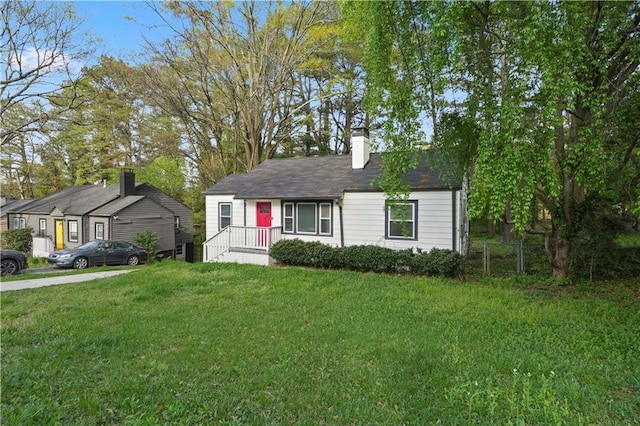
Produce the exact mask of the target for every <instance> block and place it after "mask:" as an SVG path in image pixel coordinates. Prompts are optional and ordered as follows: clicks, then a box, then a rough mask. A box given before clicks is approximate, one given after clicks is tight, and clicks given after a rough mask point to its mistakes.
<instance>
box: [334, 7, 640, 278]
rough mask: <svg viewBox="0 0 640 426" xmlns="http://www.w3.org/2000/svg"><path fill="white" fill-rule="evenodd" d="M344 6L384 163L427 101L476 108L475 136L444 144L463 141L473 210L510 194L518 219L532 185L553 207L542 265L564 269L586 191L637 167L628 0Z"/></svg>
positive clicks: (629, 177)
mask: <svg viewBox="0 0 640 426" xmlns="http://www.w3.org/2000/svg"><path fill="white" fill-rule="evenodd" d="M346 10H347V14H348V16H350V17H351V18H352V20H353V22H354V25H355V23H356V22H357V23H361V24H362V26H361V27H359V30H361V31H363V32H364V33H365V34H366V48H365V52H366V54H365V68H366V70H367V72H368V79H369V80H368V82H369V93H368V96H369V98H368V99H369V102H370V103H369V107H370V110H371V111H372V112H378V113H380V112H382V114H378V117H382V121H383V123H384V126H385V130H386V132H387V136H388V141H389V142H390V144H391V145H392V149H391V152H392V153H393V152H397V154H395V155H394V154H392V155H391V161H389V162H388V168H389V169H390V170H391V171H393V170H397V169H401V168H403V167H407V164H408V163H409V161H407V158H411V156H410V155H408V154H407V152H410V151H411V150H412V149H414V148H415V145H416V144H417V143H416V142H419V141H420V140H421V138H420V137H415V136H413V137H412V135H416V134H418V133H419V132H420V130H421V129H422V122H421V121H422V118H423V116H424V115H425V114H426V115H427V116H430V117H431V118H432V120H433V123H434V128H435V127H437V123H438V121H439V119H440V118H441V117H443V114H444V113H448V112H457V113H458V114H460V116H462V117H467V119H468V120H472V121H474V122H475V123H477V126H478V138H477V141H473V144H474V146H473V147H468V146H466V143H465V141H460V144H458V145H457V146H454V148H455V149H462V151H463V152H467V153H469V152H471V153H474V154H473V155H472V157H473V161H470V162H469V163H468V164H466V165H467V166H469V167H468V169H467V173H468V176H469V179H470V184H471V198H470V202H471V204H470V211H471V214H472V215H473V216H475V217H482V216H484V215H488V216H489V217H491V218H494V219H500V218H502V217H503V215H504V212H505V209H506V207H507V206H508V208H509V210H510V215H511V220H512V222H513V224H514V226H515V230H516V231H517V232H521V231H523V230H524V229H526V227H527V225H528V224H530V223H531V221H532V218H533V217H534V215H535V212H534V211H533V209H532V208H531V205H532V202H533V200H534V199H537V200H538V201H539V202H540V203H541V204H542V205H543V206H544V207H545V208H546V209H547V210H548V211H550V212H551V213H552V229H551V230H550V231H549V236H550V237H551V238H552V242H553V245H552V246H551V250H550V260H551V263H552V266H553V273H554V277H555V278H556V279H557V280H564V279H565V278H567V277H568V276H569V273H570V258H571V255H570V254H571V251H572V247H573V243H574V242H575V239H576V237H577V235H578V233H579V231H580V230H581V227H582V226H583V223H582V221H581V213H580V212H583V211H585V208H586V206H587V205H588V204H586V203H587V200H589V199H593V198H601V197H607V196H610V195H612V194H614V193H615V188H620V187H621V186H628V185H629V184H632V183H633V182H634V180H637V177H638V174H637V170H638V169H637V167H636V166H635V165H634V161H635V160H634V157H635V153H636V152H637V150H638V144H639V131H638V129H639V128H640V126H639V125H638V117H637V111H638V109H637V106H638V93H639V92H640V85H639V80H640V73H639V71H638V67H639V65H640V33H639V32H638V26H639V22H640V3H639V2H610V3H606V2H590V3H575V2H560V3H553V2H551V3H549V2H542V3H540V2H536V3H534V2H495V3H494V2H490V1H486V2H482V3H479V2H447V3H441V2H437V3H435V2H434V3H432V2H413V1H407V2H393V3H390V2H382V3H375V2H372V3H357V2H354V3H348V4H347V9H346ZM353 17H356V18H358V19H357V20H356V19H353ZM631 111H635V115H634V114H633V113H631ZM436 136H438V134H436ZM434 142H435V144H436V145H438V144H440V145H441V147H442V148H443V149H448V148H451V145H447V144H446V143H445V142H446V140H445V139H440V140H438V139H436V140H435V141H434ZM476 144H477V146H475V145H476ZM635 159H637V157H635ZM392 181H393V179H392ZM631 187H633V185H631ZM591 205H594V204H591Z"/></svg>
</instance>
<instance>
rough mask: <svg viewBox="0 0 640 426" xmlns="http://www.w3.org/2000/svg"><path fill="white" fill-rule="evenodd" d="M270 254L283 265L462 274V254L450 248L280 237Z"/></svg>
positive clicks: (366, 270) (429, 273) (363, 270)
mask: <svg viewBox="0 0 640 426" xmlns="http://www.w3.org/2000/svg"><path fill="white" fill-rule="evenodd" d="M269 254H270V255H271V257H272V258H273V259H275V260H276V261H278V262H280V263H283V264H285V265H294V266H310V267H313V268H323V269H349V270H353V271H361V272H370V271H372V272H391V273H414V274H420V275H444V276H446V277H454V276H457V275H460V274H462V271H463V267H464V258H463V257H462V255H460V254H459V253H457V252H455V251H451V250H442V249H436V248H434V249H432V250H431V251H429V252H418V253H414V252H413V251H412V250H410V249H409V250H393V249H390V248H385V247H379V246H370V245H366V246H365V245H360V246H348V247H332V246H329V245H326V244H322V243H319V242H317V241H314V242H304V241H302V240H299V239H291V240H280V241H278V242H277V243H275V244H274V245H273V247H271V250H270V252H269Z"/></svg>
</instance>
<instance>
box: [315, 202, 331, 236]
mask: <svg viewBox="0 0 640 426" xmlns="http://www.w3.org/2000/svg"><path fill="white" fill-rule="evenodd" d="M322 206H327V207H329V214H328V216H325V217H323V216H322ZM331 212H332V209H331V203H319V204H318V234H320V235H331V233H332V231H333V230H332V229H331V227H332V225H333V224H332V221H331ZM323 220H328V221H329V230H328V231H327V232H322V221H323Z"/></svg>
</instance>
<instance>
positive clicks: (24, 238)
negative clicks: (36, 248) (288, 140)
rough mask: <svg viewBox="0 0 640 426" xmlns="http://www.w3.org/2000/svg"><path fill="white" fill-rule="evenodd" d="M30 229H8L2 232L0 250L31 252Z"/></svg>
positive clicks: (31, 230)
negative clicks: (0, 246) (0, 247)
mask: <svg viewBox="0 0 640 426" xmlns="http://www.w3.org/2000/svg"><path fill="white" fill-rule="evenodd" d="M32 232H33V229H32V228H22V229H8V230H4V231H2V238H1V240H2V248H6V249H11V250H19V251H22V252H25V253H29V252H31V246H32V245H33V237H32V236H31V233H32Z"/></svg>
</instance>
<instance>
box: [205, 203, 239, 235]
mask: <svg viewBox="0 0 640 426" xmlns="http://www.w3.org/2000/svg"><path fill="white" fill-rule="evenodd" d="M234 201H236V200H234V199H233V195H206V196H205V197H204V202H205V216H206V218H205V232H206V237H207V238H206V239H207V240H208V239H209V238H211V237H213V236H214V235H216V234H217V233H218V231H219V230H218V204H219V203H234ZM236 202H237V201H236ZM235 207H236V206H235V203H234V205H233V208H232V209H231V210H232V211H231V224H232V225H242V218H238V213H237V211H236V208H235ZM238 219H240V220H238Z"/></svg>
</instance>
